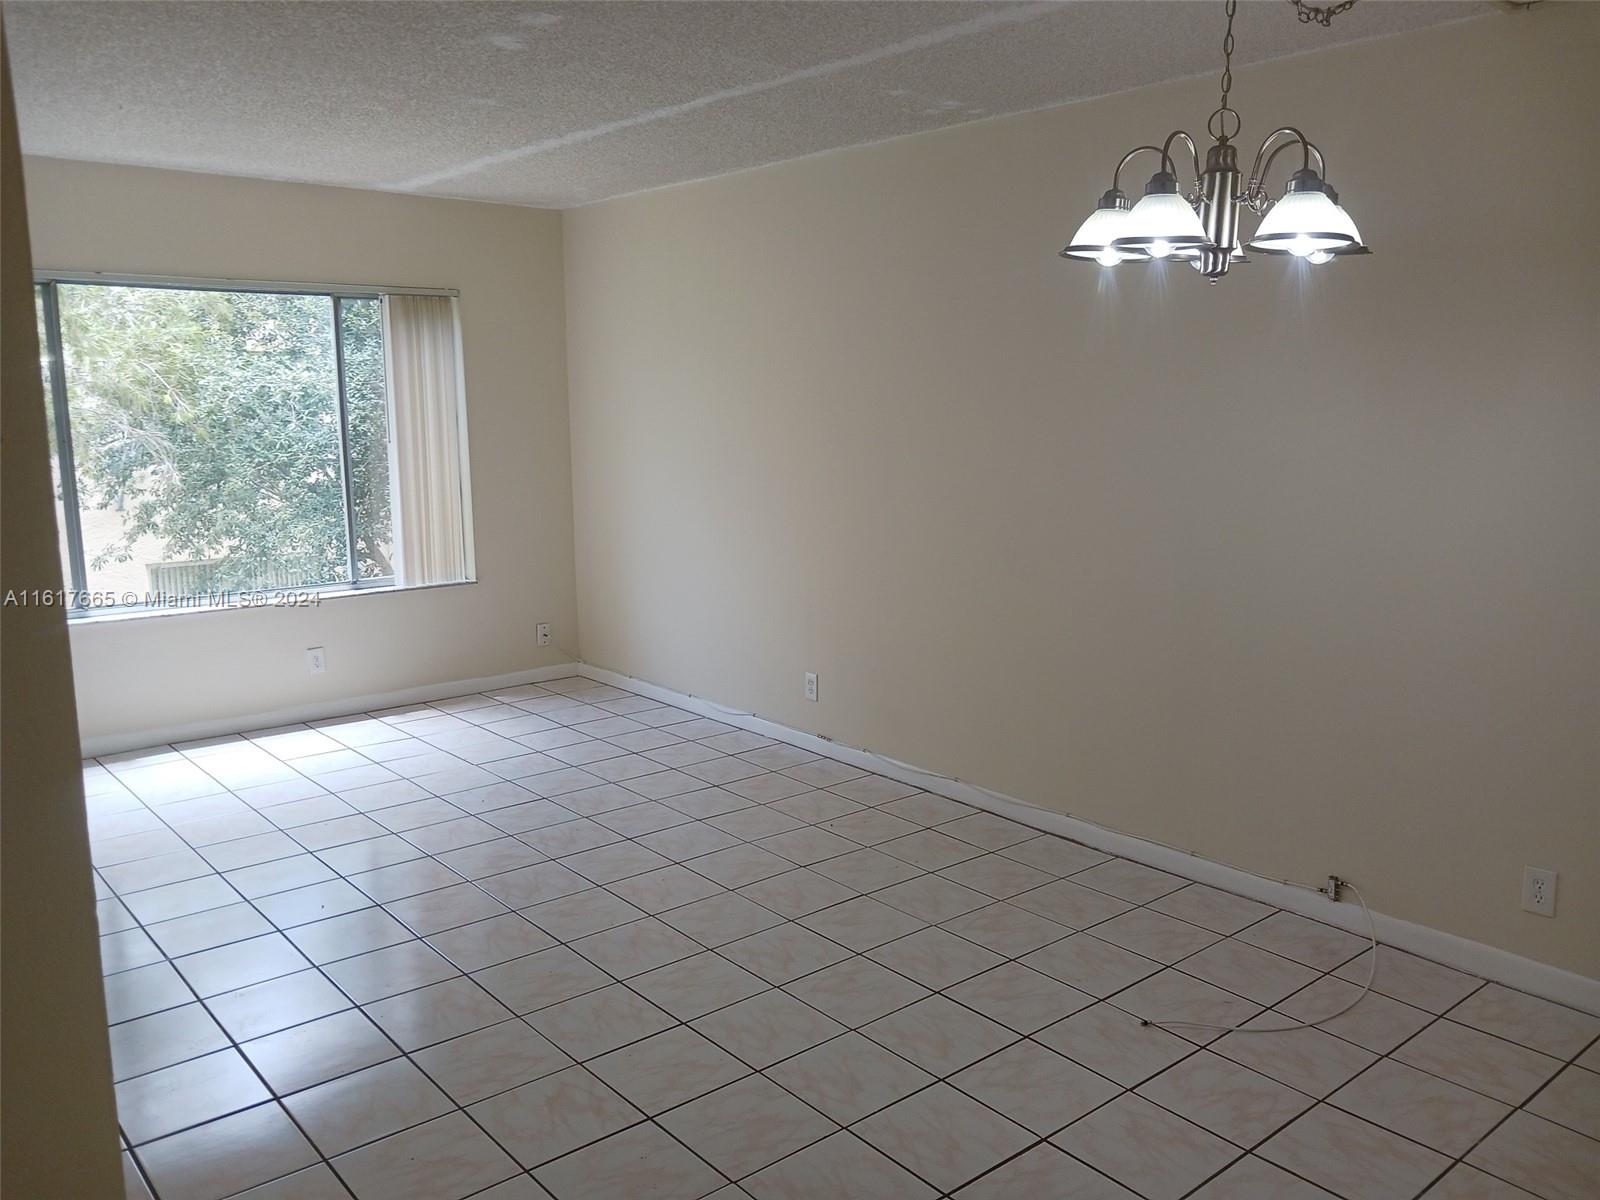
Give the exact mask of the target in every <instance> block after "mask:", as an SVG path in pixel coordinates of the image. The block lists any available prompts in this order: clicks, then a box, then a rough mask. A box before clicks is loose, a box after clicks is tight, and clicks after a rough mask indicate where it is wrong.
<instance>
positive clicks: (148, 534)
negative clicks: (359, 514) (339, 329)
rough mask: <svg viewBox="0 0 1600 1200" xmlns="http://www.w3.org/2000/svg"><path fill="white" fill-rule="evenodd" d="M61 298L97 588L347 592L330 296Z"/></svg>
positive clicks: (179, 293)
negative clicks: (333, 586)
mask: <svg viewBox="0 0 1600 1200" xmlns="http://www.w3.org/2000/svg"><path fill="white" fill-rule="evenodd" d="M58 294H59V297H60V310H61V314H60V315H61V338H62V350H63V358H64V360H65V365H66V376H67V396H68V406H69V409H70V412H71V425H72V441H73V456H74V459H75V463H76V468H77V470H76V474H77V483H78V499H79V506H80V510H81V514H82V525H83V541H84V559H85V566H86V569H87V574H88V578H87V581H86V582H87V586H88V588H89V589H90V590H91V591H117V592H133V593H136V594H138V595H140V596H142V595H144V594H145V593H152V592H153V593H161V594H164V595H167V596H200V595H205V594H207V593H210V592H213V591H226V590H240V589H249V590H255V589H269V588H297V587H308V586H315V585H320V584H330V583H340V582H345V581H347V580H348V578H349V566H348V556H347V554H346V545H345V518H344V483H343V479H342V464H341V456H340V449H339V413H338V375H337V370H336V363H335V353H334V343H333V305H332V303H331V302H330V300H329V298H328V297H326V296H288V295H274V294H270V293H259V292H218V291H185V290H176V289H166V288H146V287H112V286H101V285H90V284H62V285H60V286H59V289H58Z"/></svg>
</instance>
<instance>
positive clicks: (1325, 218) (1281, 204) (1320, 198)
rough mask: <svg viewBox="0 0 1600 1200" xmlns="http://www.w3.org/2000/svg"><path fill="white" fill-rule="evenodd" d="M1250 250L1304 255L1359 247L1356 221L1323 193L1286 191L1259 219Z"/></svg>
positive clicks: (1359, 234) (1300, 256) (1358, 232)
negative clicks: (1319, 251) (1259, 222)
mask: <svg viewBox="0 0 1600 1200" xmlns="http://www.w3.org/2000/svg"><path fill="white" fill-rule="evenodd" d="M1248 244H1249V247H1250V249H1251V250H1258V251H1261V252H1262V253H1265V254H1293V255H1295V256H1296V257H1299V258H1305V257H1307V256H1309V255H1311V254H1313V253H1315V252H1316V251H1318V250H1327V251H1336V250H1340V249H1343V248H1344V247H1347V246H1359V245H1360V244H1361V233H1360V231H1359V230H1357V229H1356V223H1355V222H1354V221H1352V220H1351V219H1350V214H1349V213H1347V212H1345V211H1344V209H1342V208H1340V207H1339V206H1338V205H1337V204H1335V203H1334V202H1333V201H1332V200H1330V199H1328V197H1327V195H1326V194H1325V193H1323V192H1317V191H1304V192H1289V193H1288V194H1287V195H1285V196H1284V197H1283V199H1281V200H1279V201H1278V202H1277V203H1276V204H1274V205H1273V206H1272V207H1271V208H1270V209H1269V210H1268V211H1267V215H1266V216H1264V217H1262V218H1261V224H1260V225H1258V226H1257V227H1256V232H1255V235H1254V236H1253V237H1252V238H1251V239H1250V241H1249V243H1248Z"/></svg>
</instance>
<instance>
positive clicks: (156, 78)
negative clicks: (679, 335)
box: [5, 0, 1486, 207]
mask: <svg viewBox="0 0 1600 1200" xmlns="http://www.w3.org/2000/svg"><path fill="white" fill-rule="evenodd" d="M1485 7H1486V6H1485V5H1483V4H1478V3H1450V2H1443V0H1427V2H1416V0H1367V2H1366V3H1362V4H1358V5H1357V6H1356V7H1355V8H1354V9H1353V10H1352V11H1350V12H1349V13H1346V14H1344V15H1343V16H1341V17H1339V18H1338V19H1336V20H1335V22H1334V24H1333V27H1332V28H1331V29H1325V28H1322V27H1321V26H1318V25H1305V24H1301V23H1300V22H1299V21H1298V20H1296V18H1295V13H1294V10H1293V9H1292V8H1291V7H1290V6H1289V5H1288V4H1287V3H1282V2H1281V0H1255V2H1250V0H1246V3H1244V4H1242V5H1241V6H1240V11H1239V16H1238V22H1237V26H1236V31H1237V37H1238V49H1237V52H1236V55H1235V59H1236V61H1237V62H1241V63H1244V62H1252V61H1259V60H1261V59H1265V58H1272V57H1277V56H1280V55H1285V54H1294V53H1300V52H1304V51H1308V50H1314V49H1317V48H1320V47H1324V46H1328V45H1332V44H1335V43H1338V42H1343V41H1352V40H1356V39H1361V38H1369V37H1376V36H1381V35H1386V34H1391V33H1398V32H1402V31H1404V30H1408V29H1416V28H1420V27H1422V26H1425V25H1431V24H1437V23H1440V22H1444V21H1451V20H1457V19H1460V18H1462V17H1466V16H1473V15H1476V14H1479V13H1481V12H1483V11H1485ZM5 22H6V30H7V41H8V42H9V44H10V52H11V62H12V71H13V77H14V82H15V87H16V93H17V107H18V111H19V119H20V123H21V134H22V143H23V148H24V150H26V151H28V152H29V153H33V154H43V155H52V156H55V157H59V158H76V159H88V160H93V161H101V162H120V163H137V164H142V165H147V166H157V167H173V168H179V169H183V170H191V171H207V172H215V173H219V174H226V175H248V176H256V177H262V178H270V179H295V180H304V181H307V182H312V183H327V184H338V185H342V186H346V187H359V188H377V189H381V190H386V191H402V192H416V193H420V194H426V195H437V196H460V197H466V198H469V199H474V200H493V201H501V202H506V203H513V204H531V205H541V206H550V207H566V206H571V205H578V204H584V203H588V202H591V201H594V200H600V199H604V198H605V197H608V196H615V195H620V194H623V193H627V192H636V191H641V190H643V189H646V188H653V187H660V186H662V185H664V184H670V183H679V182H683V181H685V180H690V179H700V178H704V177H706V176H709V175H717V174H721V173H723V172H726V171H734V170H738V169H740V168H743V167H753V166H757V165H760V164H762V163H769V162H776V161H778V160H780V159H785V158H794V157H797V156H799V155H803V154H812V153H815V152H817V151H820V150H829V149H834V148H836V147H840V146H849V145H855V144H858V143H861V142H869V141H875V140H878V139H881V138H887V137H893V136H896V135H898V134H904V133H914V132H917V131H919V130H926V129H938V128H941V127H944V126H947V125H954V124H959V123H961V122H964V121H973V120H979V119H981V118H984V117H990V116H996V115H999V114H1002V113H1011V112H1021V111H1025V110H1028V109H1034V108H1041V107H1045V106H1047V105H1052V104H1061V103H1065V102H1067V101H1071V100H1079V99H1084V98H1087V97H1091V96H1099V95H1105V94H1107V93H1110V92H1116V91H1122V90H1125V89H1128V88H1133V87H1138V86H1141V85H1143V84H1149V83H1155V82H1159V81H1161V80H1167V79H1176V78H1181V77H1183V76H1187V75H1194V74H1200V73H1209V72H1212V71H1215V70H1216V69H1217V68H1218V65H1219V58H1220V51H1219V48H1218V47H1219V43H1220V41H1221V34H1222V5H1221V4H1220V3H1197V2H1172V0H1145V2H1130V0H1122V2H1112V3H1105V2H1091V0H1077V2H1073V3H1047V4H1045V3H1040V4H1027V3H1005V2H1000V0H996V2H989V3H954V2H939V3H926V2H923V0H890V2H887V3H883V2H878V3H787V2H770V3H757V2H754V0H742V2H735V3H723V2H719V0H698V2H693V3H624V2H603V3H578V2H573V3H560V2H557V3H549V2H546V3H520V2H513V0H504V2H497V3H477V2H475V0H454V2H450V3H430V2H424V0H412V2H407V3H384V2H377V0H368V2H361V3H343V2H338V0H330V2H324V3H278V2H276V0H253V2H251V3H214V2H200V3H167V2H158V0H151V2H146V3H118V2H112V3H99V2H93V3H90V2H79V0H50V2H46V3H38V2H32V0H10V2H8V3H7V4H6V5H5ZM1236 98H1237V99H1238V101H1239V102H1240V104H1241V105H1244V104H1247V103H1248V97H1247V96H1246V95H1244V94H1242V93H1239V92H1236ZM1201 116H1202V117H1203V114H1201Z"/></svg>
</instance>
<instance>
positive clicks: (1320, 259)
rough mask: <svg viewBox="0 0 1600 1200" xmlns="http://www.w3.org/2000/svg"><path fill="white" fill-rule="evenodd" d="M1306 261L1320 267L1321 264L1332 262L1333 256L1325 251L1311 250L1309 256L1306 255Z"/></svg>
mask: <svg viewBox="0 0 1600 1200" xmlns="http://www.w3.org/2000/svg"><path fill="white" fill-rule="evenodd" d="M1306 261H1307V262H1308V263H1314V264H1316V265H1317V266H1319V267H1320V266H1321V265H1322V264H1323V263H1330V262H1332V261H1333V255H1332V254H1330V253H1329V252H1328V251H1326V250H1313V251H1312V252H1311V253H1310V254H1308V255H1306Z"/></svg>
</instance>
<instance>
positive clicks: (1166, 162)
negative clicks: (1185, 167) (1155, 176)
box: [1111, 146, 1172, 192]
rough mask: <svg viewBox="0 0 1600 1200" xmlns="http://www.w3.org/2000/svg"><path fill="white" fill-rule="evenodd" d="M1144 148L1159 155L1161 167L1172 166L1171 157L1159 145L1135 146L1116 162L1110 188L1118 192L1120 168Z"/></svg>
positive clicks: (1120, 185)
mask: <svg viewBox="0 0 1600 1200" xmlns="http://www.w3.org/2000/svg"><path fill="white" fill-rule="evenodd" d="M1146 150H1149V151H1151V152H1153V153H1155V154H1159V155H1161V165H1162V167H1163V168H1170V167H1171V166H1172V158H1171V156H1169V155H1168V154H1167V152H1166V150H1164V149H1163V148H1162V147H1160V146H1135V147H1134V148H1133V149H1132V150H1129V151H1128V152H1127V153H1126V154H1124V155H1123V156H1122V159H1121V161H1120V162H1118V163H1117V169H1116V170H1115V171H1113V172H1112V173H1111V190H1112V191H1114V192H1120V191H1121V190H1122V168H1123V167H1125V166H1127V165H1128V164H1129V163H1130V162H1131V161H1133V158H1134V156H1135V155H1136V154H1141V153H1143V152H1144V151H1146Z"/></svg>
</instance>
